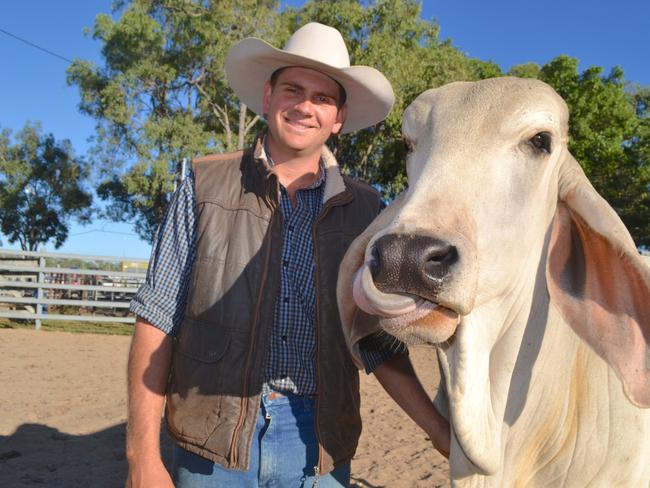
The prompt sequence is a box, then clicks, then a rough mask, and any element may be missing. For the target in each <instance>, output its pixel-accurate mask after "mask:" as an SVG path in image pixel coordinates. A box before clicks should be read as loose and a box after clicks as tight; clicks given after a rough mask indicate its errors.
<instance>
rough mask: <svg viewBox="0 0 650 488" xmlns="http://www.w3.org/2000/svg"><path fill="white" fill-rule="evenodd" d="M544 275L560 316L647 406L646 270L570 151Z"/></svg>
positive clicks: (649, 276)
mask: <svg viewBox="0 0 650 488" xmlns="http://www.w3.org/2000/svg"><path fill="white" fill-rule="evenodd" d="M546 277H547V282H548V287H549V293H550V296H551V300H552V301H553V303H554V304H555V305H556V306H557V307H558V309H559V311H560V313H561V314H562V316H563V317H564V319H565V320H566V321H567V322H568V323H569V324H570V326H571V327H572V328H573V330H574V331H575V332H576V333H577V334H578V335H579V336H580V337H581V338H582V339H583V340H584V341H585V342H587V343H588V344H589V345H590V346H591V347H592V348H593V349H594V350H595V351H596V353H598V354H599V355H600V356H601V357H602V358H603V359H605V360H606V361H607V362H608V363H609V364H610V366H612V367H613V368H614V370H615V371H616V373H617V375H618V376H619V378H620V379H621V381H622V382H623V388H624V390H625V394H626V395H627V397H628V398H629V399H630V401H631V402H632V403H634V404H636V405H638V406H643V407H650V266H649V265H648V264H647V261H646V260H645V258H643V257H642V256H641V255H640V254H639V252H638V251H637V249H636V247H635V245H634V242H633V240H632V238H631V237H630V234H629V233H628V231H627V229H626V228H625V226H624V225H623V222H621V220H620V219H619V217H618V216H617V215H616V212H614V210H613V209H612V208H611V207H610V206H609V205H608V204H607V202H606V201H605V200H604V199H603V198H602V197H601V196H600V195H598V193H597V192H596V191H595V190H594V188H593V187H592V186H591V184H590V183H589V181H588V180H587V178H586V176H585V174H584V172H583V171H582V168H580V166H579V165H578V163H577V162H576V161H575V159H573V157H572V156H571V155H570V154H568V152H567V155H566V158H565V159H564V161H563V163H562V166H561V168H560V174H559V193H558V206H557V210H556V213H555V217H554V220H553V226H552V230H551V237H550V242H549V255H548V261H547V268H546Z"/></svg>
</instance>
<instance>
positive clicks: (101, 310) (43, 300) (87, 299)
mask: <svg viewBox="0 0 650 488" xmlns="http://www.w3.org/2000/svg"><path fill="white" fill-rule="evenodd" d="M146 269H147V260H146V259H138V258H124V257H115V256H87V255H79V254H63V253H53V252H38V251H17V250H10V249H0V318H9V319H25V320H30V321H31V320H33V321H34V328H35V329H40V327H41V321H42V320H43V319H47V320H65V321H70V320H74V321H87V322H110V323H134V322H135V318H134V317H133V316H132V315H131V314H129V311H128V309H129V302H130V300H131V298H132V297H133V295H134V294H135V293H136V292H137V291H138V288H139V287H140V285H141V284H142V283H143V282H144V279H145V275H146Z"/></svg>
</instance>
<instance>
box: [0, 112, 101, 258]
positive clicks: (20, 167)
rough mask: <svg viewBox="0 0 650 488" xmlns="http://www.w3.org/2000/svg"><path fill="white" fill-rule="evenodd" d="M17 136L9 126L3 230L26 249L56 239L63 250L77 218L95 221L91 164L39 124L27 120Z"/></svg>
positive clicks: (0, 139) (0, 159)
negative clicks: (89, 179) (88, 184)
mask: <svg viewBox="0 0 650 488" xmlns="http://www.w3.org/2000/svg"><path fill="white" fill-rule="evenodd" d="M15 139H16V143H15V144H12V137H11V131H10V130H8V129H5V130H3V131H2V132H1V133H0V229H2V233H3V234H4V235H5V236H6V237H7V239H8V240H9V242H12V243H13V242H16V241H18V242H19V243H20V246H21V248H22V249H23V250H24V251H34V250H36V249H37V247H38V246H39V244H45V243H46V242H48V241H50V240H53V241H54V246H55V247H57V248H58V247H60V246H61V244H63V243H64V242H65V240H66V238H67V237H68V229H69V224H70V220H71V219H72V218H76V219H77V220H78V221H80V222H84V223H85V222H88V221H89V220H90V217H91V213H92V209H91V204H92V195H91V193H89V192H88V191H87V190H86V188H85V182H86V179H87V177H88V173H89V171H88V166H87V165H86V163H85V162H84V161H83V160H82V159H79V158H75V156H74V153H73V150H72V147H71V145H70V141H68V140H63V141H57V140H55V139H54V136H53V135H52V134H48V135H42V134H41V129H40V126H39V125H38V124H29V123H28V124H26V125H25V127H24V128H23V129H22V130H21V131H19V132H18V133H17V134H16V138H15Z"/></svg>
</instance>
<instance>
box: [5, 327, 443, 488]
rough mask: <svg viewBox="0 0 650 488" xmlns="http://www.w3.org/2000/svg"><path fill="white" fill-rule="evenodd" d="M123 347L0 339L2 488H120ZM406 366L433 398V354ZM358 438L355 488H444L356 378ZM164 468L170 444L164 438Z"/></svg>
mask: <svg viewBox="0 0 650 488" xmlns="http://www.w3.org/2000/svg"><path fill="white" fill-rule="evenodd" d="M129 341H130V338H129V337H125V336H105V335H92V334H69V333H62V332H45V331H30V330H9V329H4V330H0V487H6V488H13V487H21V486H31V485H40V486H47V487H61V488H64V487H65V488H74V487H80V488H81V487H83V488H87V487H99V488H104V487H105V488H116V487H121V486H123V484H124V479H125V476H126V470H127V464H126V460H125V456H124V441H125V421H126V391H125V383H126V358H127V352H128V346H129ZM411 357H412V359H413V362H414V364H415V367H416V369H417V371H418V374H419V375H420V377H421V380H422V382H423V383H424V384H425V387H426V388H427V390H428V391H429V392H430V393H431V395H433V394H434V392H435V388H436V386H437V382H438V371H437V367H436V362H435V358H434V354H433V352H432V351H430V350H425V349H416V350H414V351H412V353H411ZM361 393H362V416H363V422H364V429H363V435H362V437H361V442H360V446H359V449H358V450H357V455H356V457H355V458H354V460H353V462H352V486H356V487H372V488H378V487H443V486H449V483H448V481H447V476H448V465H447V462H446V461H445V459H444V458H443V457H442V456H441V455H440V454H438V453H437V452H436V451H435V450H434V449H433V448H432V447H431V444H430V442H429V440H428V439H426V437H425V434H424V433H423V432H422V431H421V430H419V429H418V428H417V427H416V426H415V424H414V423H413V422H412V421H410V420H409V419H408V418H407V417H406V416H405V414H403V413H402V412H401V411H400V410H399V408H398V407H397V406H396V405H395V403H394V402H393V401H392V400H391V399H390V398H389V397H388V396H387V395H386V393H384V391H383V390H382V388H381V387H380V386H379V385H378V383H377V382H376V380H375V379H374V377H372V376H366V375H365V374H362V378H361ZM162 445H163V456H164V457H165V459H166V461H167V462H168V461H169V454H170V450H171V449H170V441H169V439H168V438H167V436H166V435H165V434H163V435H162Z"/></svg>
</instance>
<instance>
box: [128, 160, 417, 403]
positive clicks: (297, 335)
mask: <svg viewBox="0 0 650 488" xmlns="http://www.w3.org/2000/svg"><path fill="white" fill-rule="evenodd" d="M320 174H321V177H320V179H319V180H318V181H316V182H315V183H314V184H313V185H312V186H311V187H309V188H304V189H300V190H298V191H297V192H296V206H295V207H293V206H292V204H291V200H290V198H289V195H288V193H287V191H286V189H285V188H284V187H282V186H281V187H280V206H279V209H280V211H281V212H282V216H283V231H282V234H283V242H282V270H281V281H280V292H279V296H278V297H277V299H276V306H275V317H274V323H273V324H272V331H271V335H270V341H269V350H268V354H267V363H266V368H265V384H264V390H265V391H268V390H269V389H271V388H272V389H276V390H281V391H291V392H293V393H296V394H301V395H302V394H314V393H316V389H317V385H316V364H315V357H316V331H315V326H314V318H315V316H316V287H315V282H314V256H313V243H312V226H313V223H314V221H315V220H316V218H317V217H318V215H319V213H320V212H321V210H322V208H323V188H324V181H325V171H324V170H323V168H321V172H320ZM194 192H195V189H194V177H193V175H192V174H190V175H189V176H188V177H187V178H186V179H185V180H184V181H183V182H182V183H181V185H180V186H179V188H178V190H177V191H176V193H175V194H174V197H173V199H172V201H171V202H170V205H169V209H168V212H167V215H166V216H165V219H164V220H163V222H162V224H161V226H160V228H159V229H158V235H157V238H156V242H155V244H154V248H153V250H152V254H151V259H150V261H149V268H148V270H147V277H146V281H145V284H144V285H142V287H141V288H140V290H139V291H138V293H137V294H136V296H135V297H134V299H133V300H132V302H131V307H130V309H131V312H133V313H134V314H136V315H138V316H139V317H142V318H143V319H145V320H147V321H148V322H150V323H151V324H152V325H154V326H155V327H158V328H159V329H161V330H163V331H164V332H166V333H168V334H171V335H176V334H177V333H178V330H179V327H180V325H181V322H182V320H183V315H184V312H185V306H186V301H187V295H188V291H189V283H190V276H191V273H192V265H193V263H194V258H195V254H196V213H195V193H194ZM404 349H405V348H404V347H402V348H395V346H394V340H393V341H390V342H389V341H388V340H387V341H386V344H379V345H377V344H373V346H372V348H370V349H367V350H362V359H363V360H364V362H365V366H366V371H368V372H371V371H372V370H373V369H374V368H375V367H376V366H378V365H379V364H381V362H383V361H384V360H386V359H387V358H389V357H391V356H392V355H394V354H396V353H403V352H404Z"/></svg>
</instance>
